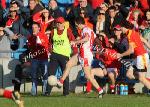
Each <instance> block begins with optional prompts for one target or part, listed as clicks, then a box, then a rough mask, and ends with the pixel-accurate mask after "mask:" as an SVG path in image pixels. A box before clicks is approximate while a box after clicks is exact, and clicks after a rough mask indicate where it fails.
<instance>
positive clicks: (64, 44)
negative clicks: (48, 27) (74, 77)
mask: <svg viewBox="0 0 150 107" xmlns="http://www.w3.org/2000/svg"><path fill="white" fill-rule="evenodd" d="M56 24H57V25H56V29H54V30H53V31H52V33H51V35H50V38H51V41H52V42H53V50H52V54H51V56H50V65H49V69H48V70H49V73H50V75H55V74H56V70H57V68H58V67H59V66H60V68H61V70H62V71H64V69H65V67H66V63H67V61H68V60H69V58H70V55H71V45H70V42H69V41H72V40H74V35H73V34H72V31H71V29H70V28H66V27H65V20H64V18H63V17H58V18H57V19H56ZM51 88H52V87H51ZM50 91H51V90H50ZM68 94H69V77H67V79H66V80H65V81H64V86H63V95H64V96H66V95H68Z"/></svg>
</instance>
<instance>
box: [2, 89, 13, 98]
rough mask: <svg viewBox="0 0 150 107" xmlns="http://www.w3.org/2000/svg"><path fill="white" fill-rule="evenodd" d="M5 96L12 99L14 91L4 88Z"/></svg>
mask: <svg viewBox="0 0 150 107" xmlns="http://www.w3.org/2000/svg"><path fill="white" fill-rule="evenodd" d="M3 96H4V97H5V98H9V99H11V98H12V91H9V90H4V94H3Z"/></svg>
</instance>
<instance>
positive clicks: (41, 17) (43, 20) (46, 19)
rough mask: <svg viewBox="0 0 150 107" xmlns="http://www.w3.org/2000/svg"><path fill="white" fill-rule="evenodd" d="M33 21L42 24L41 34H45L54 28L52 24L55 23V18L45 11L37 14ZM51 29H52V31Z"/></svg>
mask: <svg viewBox="0 0 150 107" xmlns="http://www.w3.org/2000/svg"><path fill="white" fill-rule="evenodd" d="M33 21H34V22H37V23H39V24H40V27H41V32H43V33H45V32H46V30H47V28H49V27H52V28H53V26H51V25H52V22H53V21H54V19H53V17H52V16H51V15H50V13H49V11H48V10H47V9H43V10H42V11H40V12H38V13H36V14H35V15H34V16H33ZM52 28H51V29H52Z"/></svg>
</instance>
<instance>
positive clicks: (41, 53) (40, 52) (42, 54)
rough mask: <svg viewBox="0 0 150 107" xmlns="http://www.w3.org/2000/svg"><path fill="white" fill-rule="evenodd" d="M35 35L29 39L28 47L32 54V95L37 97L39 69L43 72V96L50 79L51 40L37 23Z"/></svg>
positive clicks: (34, 24) (33, 27)
mask: <svg viewBox="0 0 150 107" xmlns="http://www.w3.org/2000/svg"><path fill="white" fill-rule="evenodd" d="M32 30H33V33H32V35H31V36H30V37H29V38H28V47H29V51H30V53H31V69H32V71H31V77H32V89H31V94H32V95H37V68H38V67H39V66H40V67H41V71H43V94H45V92H46V87H47V79H48V71H47V66H48V53H49V40H48V37H47V35H45V34H44V33H43V32H40V25H39V24H38V23H36V22H34V23H33V25H32Z"/></svg>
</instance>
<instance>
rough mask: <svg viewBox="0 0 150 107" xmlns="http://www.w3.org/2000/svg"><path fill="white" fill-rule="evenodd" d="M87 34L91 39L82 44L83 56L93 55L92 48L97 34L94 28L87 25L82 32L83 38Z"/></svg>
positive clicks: (81, 53) (81, 54) (81, 51)
mask: <svg viewBox="0 0 150 107" xmlns="http://www.w3.org/2000/svg"><path fill="white" fill-rule="evenodd" d="M86 36H88V37H89V40H88V41H87V42H85V43H83V44H81V46H80V57H82V58H87V57H89V56H90V57H93V54H92V48H93V42H94V39H95V38H96V34H95V33H94V31H93V30H91V29H90V28H88V27H86V26H85V27H84V28H83V30H82V32H81V39H83V38H85V37H86Z"/></svg>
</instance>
